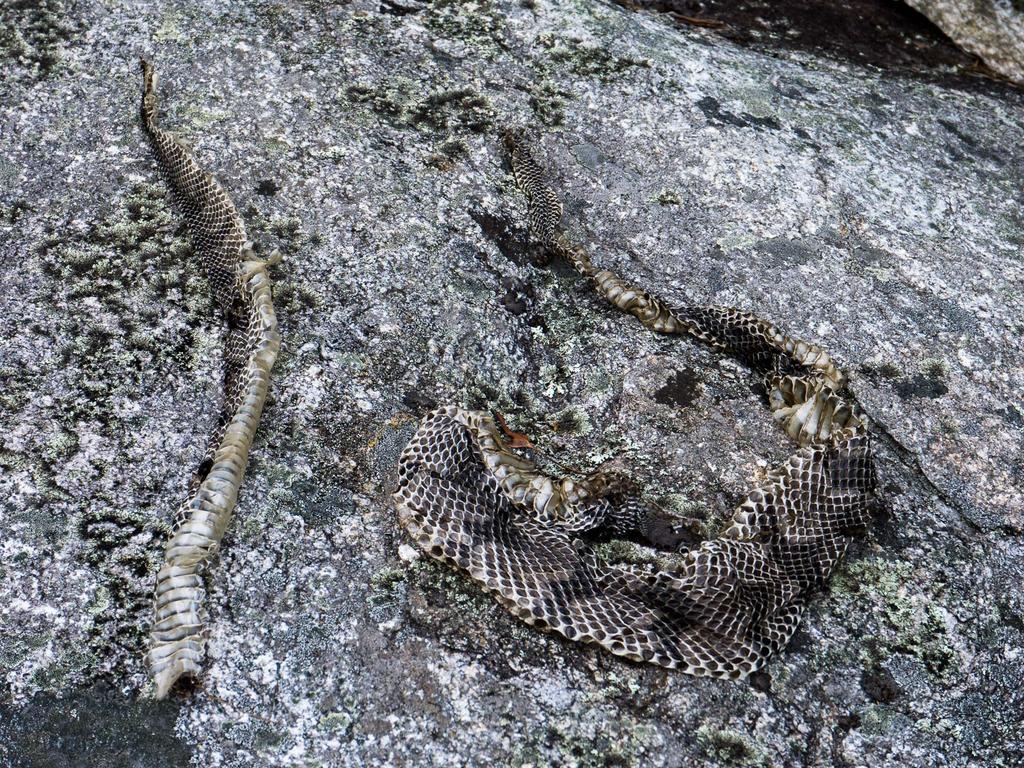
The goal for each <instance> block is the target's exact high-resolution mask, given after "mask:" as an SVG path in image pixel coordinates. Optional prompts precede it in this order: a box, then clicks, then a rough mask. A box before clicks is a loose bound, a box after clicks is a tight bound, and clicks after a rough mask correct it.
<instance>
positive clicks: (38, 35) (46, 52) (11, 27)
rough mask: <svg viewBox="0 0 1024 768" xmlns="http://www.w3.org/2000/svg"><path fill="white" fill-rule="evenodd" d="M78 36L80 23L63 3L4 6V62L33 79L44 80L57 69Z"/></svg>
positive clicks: (0, 53)
mask: <svg viewBox="0 0 1024 768" xmlns="http://www.w3.org/2000/svg"><path fill="white" fill-rule="evenodd" d="M78 33H79V26H78V23H77V22H76V21H75V18H74V15H73V14H71V13H68V8H67V5H66V4H65V3H64V2H63V0H11V1H10V2H4V3H2V4H0V60H7V61H8V62H9V64H8V66H10V67H11V69H14V67H18V68H20V69H21V71H22V72H24V73H26V74H27V75H28V76H29V77H30V78H34V79H43V78H45V77H47V76H48V75H49V74H50V73H51V72H52V71H53V70H54V69H56V68H57V67H58V66H59V65H60V63H61V61H62V59H63V50H64V48H65V46H66V45H67V44H68V41H70V40H71V39H72V38H73V37H74V36H75V35H77V34H78ZM11 65H13V66H11ZM5 68H7V67H5ZM15 71H16V70H15Z"/></svg>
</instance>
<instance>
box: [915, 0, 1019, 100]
mask: <svg viewBox="0 0 1024 768" xmlns="http://www.w3.org/2000/svg"><path fill="white" fill-rule="evenodd" d="M906 2H907V3H908V4H909V5H911V6H913V7H914V8H916V9H917V10H919V11H920V12H921V13H923V14H924V15H925V16H927V17H928V18H929V19H931V20H932V21H933V22H935V24H936V25H937V26H938V27H939V28H940V29H941V30H942V31H943V32H945V33H946V34H947V35H949V36H950V37H951V38H953V39H954V40H955V41H956V42H957V43H958V44H959V45H960V46H962V47H963V48H965V49H966V50H968V51H970V52H971V53H973V54H976V55H977V56H979V57H980V58H981V59H982V61H984V62H985V63H986V64H988V66H990V67H992V69H994V70H995V71H996V72H999V73H1000V74H1002V75H1005V76H1006V77H1008V78H1010V79H1011V80H1015V81H1016V82H1018V83H1020V84H1024V2H1022V1H1021V0H906Z"/></svg>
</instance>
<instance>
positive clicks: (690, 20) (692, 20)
mask: <svg viewBox="0 0 1024 768" xmlns="http://www.w3.org/2000/svg"><path fill="white" fill-rule="evenodd" d="M669 16H671V17H672V20H673V21H676V22H679V23H680V24H690V25H691V26H694V27H706V28H707V29H722V28H723V27H724V26H725V22H724V21H719V20H718V19H702V18H699V17H697V16H684V15H683V14H681V13H677V12H676V11H669Z"/></svg>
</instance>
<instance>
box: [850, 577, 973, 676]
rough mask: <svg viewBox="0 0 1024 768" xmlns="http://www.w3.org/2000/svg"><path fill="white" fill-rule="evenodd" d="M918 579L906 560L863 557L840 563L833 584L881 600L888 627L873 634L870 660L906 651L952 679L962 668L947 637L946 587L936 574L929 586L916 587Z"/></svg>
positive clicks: (884, 621)
mask: <svg viewBox="0 0 1024 768" xmlns="http://www.w3.org/2000/svg"><path fill="white" fill-rule="evenodd" d="M919 583H920V582H919V580H918V579H917V578H916V577H915V576H914V569H913V567H912V566H911V565H910V564H908V563H902V562H880V561H877V560H869V559H865V560H857V561H854V562H851V563H850V564H849V565H848V566H847V567H846V568H845V569H842V570H841V571H840V572H839V573H838V574H837V575H836V577H835V579H834V586H833V589H834V590H835V591H837V592H838V593H843V592H848V593H852V594H853V595H856V596H857V599H858V600H859V601H860V600H870V601H871V602H872V603H875V604H879V603H880V604H881V615H882V618H883V623H884V626H883V629H884V631H883V632H881V633H879V634H878V636H876V637H875V638H874V640H875V642H874V643H873V644H872V648H873V649H874V650H871V653H870V655H871V657H872V658H871V659H869V661H870V662H871V663H872V664H876V663H877V662H880V661H884V660H885V659H886V658H888V657H889V656H891V655H892V654H893V653H896V652H899V653H906V654H909V655H911V656H915V657H917V658H918V659H920V660H921V661H922V662H923V663H924V665H925V668H926V669H927V670H928V671H929V672H930V673H931V674H932V675H934V676H935V677H936V678H938V679H942V680H949V679H952V677H953V676H954V675H955V674H956V672H957V670H958V669H959V668H960V654H959V652H958V651H957V650H956V648H954V647H953V644H952V641H951V638H950V637H949V629H948V622H949V614H948V613H947V612H946V611H945V609H944V608H943V601H942V599H941V597H942V595H943V593H944V591H945V588H944V586H943V585H942V584H941V583H939V582H936V581H935V580H934V579H933V580H931V581H930V582H928V583H927V592H926V591H924V590H923V589H920V588H915V585H916V584H919Z"/></svg>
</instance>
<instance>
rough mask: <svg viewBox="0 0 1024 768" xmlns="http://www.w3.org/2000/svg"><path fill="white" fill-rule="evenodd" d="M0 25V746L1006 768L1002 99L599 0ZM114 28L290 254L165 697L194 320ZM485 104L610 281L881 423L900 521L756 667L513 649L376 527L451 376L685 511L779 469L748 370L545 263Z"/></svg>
mask: <svg viewBox="0 0 1024 768" xmlns="http://www.w3.org/2000/svg"><path fill="white" fill-rule="evenodd" d="M2 13H3V18H4V33H3V38H2V39H3V43H2V49H0V50H2V54H3V57H4V59H3V62H2V65H3V71H4V73H5V74H4V78H3V80H2V82H0V286H2V289H0V435H2V444H0V498H2V503H0V510H2V511H0V702H2V703H0V765H4V766H7V765H13V766H79V765H102V766H121V765H123V766H134V765H146V766H162V765H173V766H179V765H185V764H188V763H189V762H190V761H191V764H193V765H197V766H198V765H202V766H249V765H254V764H257V765H274V766H319V765H325V766H363V765H370V766H384V765H396V766H423V765H436V766H460V765H465V766H476V765H534V766H540V765H557V766H567V765H568V766H572V765H576V766H641V765H643V766H648V765H653V766H684V765H686V766H690V765H700V766H712V765H757V766H776V765H790V766H799V765H827V766H836V765H838V766H868V765H870V766H897V765H900V766H933V765H936V764H944V765H954V766H1000V765H1002V766H1013V765H1019V764H1020V763H1021V761H1022V760H1024V733H1022V722H1024V716H1022V715H1024V690H1022V687H1021V685H1020V681H1021V679H1022V676H1024V596H1022V593H1021V589H1020V584H1021V581H1022V579H1024V545H1022V543H1021V533H1022V529H1024V492H1022V488H1024V467H1022V463H1021V462H1022V459H1021V457H1022V455H1024V409H1022V405H1021V397H1020V393H1021V391H1022V390H1024V351H1022V345H1021V343H1020V338H1021V336H1022V333H1024V312H1022V306H1024V300H1022V289H1024V285H1022V284H1024V268H1022V266H1021V259H1020V251H1021V246H1022V244H1024V217H1022V213H1021V211H1022V207H1021V203H1022V200H1021V195H1022V192H1021V190H1022V189H1024V183H1022V182H1024V179H1022V168H1024V109H1022V107H1024V97H1022V95H1021V93H1020V92H1019V91H1015V90H1013V89H1011V88H1009V87H1008V86H1003V85H1000V84H997V83H996V84H993V83H990V82H986V81H982V80H976V81H970V80H964V79H963V78H952V77H950V78H946V77H945V76H944V75H943V74H942V73H941V72H939V73H938V74H936V73H934V72H932V73H929V75H928V76H927V77H922V78H918V77H916V76H915V75H914V73H913V72H912V71H901V72H900V73H898V74H887V73H886V72H884V71H881V70H878V69H863V68H860V67H858V66H856V65H854V64H851V63H849V62H844V61H842V60H834V59H828V58H824V57H819V56H816V55H814V54H811V53H807V52H800V51H796V52H786V51H782V52H779V51H776V52H775V53H773V54H772V55H766V54H765V53H763V52H759V51H756V50H751V49H744V48H738V47H734V45H733V44H731V43H730V42H728V41H725V40H723V39H721V38H720V37H717V36H715V35H714V33H713V32H708V31H705V30H702V29H699V28H693V27H686V28H681V29H679V28H674V27H671V26H669V25H667V24H666V23H665V21H664V20H663V19H659V18H657V17H654V16H651V15H647V14H635V13H631V12H627V11H625V10H623V9H621V8H618V7H615V6H611V5H603V4H600V3H593V2H574V3H558V4H555V3H549V2H535V3H534V2H531V3H526V4H517V3H484V2H476V3H461V2H443V1H440V2H432V3H417V2H413V1H412V0H389V1H388V2H383V3H380V4H378V3H376V2H352V3H330V2H308V3H284V2H270V1H269V0H261V1H258V2H253V3H249V4H245V5H242V4H238V3H233V2H226V1H223V2H222V1H219V0H210V1H209V2H203V3H196V4H182V3H177V2H126V1H125V0H104V1H103V2H100V1H99V0H77V1H74V0H49V2H47V3H15V4H8V5H6V6H4V8H3V11H2ZM141 54H145V55H147V56H148V57H150V58H151V59H152V60H153V62H154V64H155V66H156V67H157V69H158V70H159V72H160V74H161V82H162V91H161V93H162V104H163V105H164V113H163V122H164V124H165V125H167V126H168V127H172V128H176V129H177V130H178V131H179V132H180V133H181V135H183V136H184V137H185V138H186V139H187V140H188V141H189V142H191V143H192V144H193V145H194V146H195V148H196V151H197V153H198V156H199V157H200V158H201V160H202V161H203V162H205V163H206V164H207V165H208V167H209V168H211V170H213V171H214V172H215V173H216V174H217V175H218V177H219V178H220V179H221V180H222V181H223V182H224V184H225V186H226V187H227V188H228V189H229V191H230V192H231V193H232V195H233V196H234V199H235V201H236V203H237V205H238V208H239V210H240V211H241V212H242V215H243V216H244V217H245V218H246V221H247V223H248V226H249V232H250V234H251V235H253V236H254V237H255V238H256V239H257V241H258V245H259V247H260V248H261V249H262V250H263V251H264V252H266V251H269V249H271V248H272V247H280V248H281V250H282V251H283V253H284V255H285V261H284V264H283V265H281V266H280V267H277V268H275V270H274V277H275V280H276V289H275V290H276V304H277V310H278V315H279V318H280V323H281V331H282V334H283V337H284V346H283V350H282V354H281V356H280V358H279V359H278V364H277V367H276V368H275V377H274V383H273V386H272V392H271V400H270V401H269V402H268V405H267V408H266V410H265V412H264V421H263V425H262V427H261V429H260V431H259V433H258V436H257V441H256V445H255V447H254V451H253V457H252V463H251V465H250V469H249V473H248V476H247V478H246V482H245V484H244V486H243V489H242V495H241V498H240V500H239V506H238V511H237V513H236V517H235V520H234V522H233V525H232V527H231V529H230V531H229V533H228V535H227V537H226V540H225V545H224V549H223V552H222V554H221V556H220V559H219V563H218V564H217V566H216V568H215V570H214V571H213V572H212V575H211V578H210V581H209V593H210V596H209V604H210V607H211V616H210V643H209V654H210V657H209V659H208V662H207V666H206V675H205V677H204V678H203V680H202V681H201V683H200V685H199V686H198V687H196V688H195V689H194V690H191V691H188V692H182V693H179V694H178V695H176V696H174V697H172V699H171V700H170V701H168V702H163V703H160V704H156V703H154V702H151V701H147V700H145V699H140V698H139V695H140V693H144V691H145V684H146V675H145V669H144V667H143V662H142V658H143V652H144V647H145V637H146V622H147V621H148V619H149V611H150V605H149V599H150V593H151V590H152V583H153V577H154V574H155V571H156V567H157V564H158V562H159V559H160V554H161V546H162V542H163V539H164V537H165V535H166V531H167V524H168V521H169V518H170V516H171V514H172V512H173V510H174V509H175V507H176V506H177V505H178V503H179V502H180V500H181V499H182V497H183V495H184V493H185V492H186V489H187V486H188V481H189V478H190V475H191V473H192V471H193V470H194V469H195V467H196V465H197V462H198V461H199V459H200V457H201V453H202V446H203V444H204V440H203V438H204V436H205V435H206V434H207V432H208V430H209V428H210V424H211V422H212V420H213V419H214V418H215V416H216V412H217V404H218V400H217V393H218V389H219V387H218V383H217V372H218V359H219V354H220V353H219V349H218V344H219V341H218V339H219V329H220V323H219V321H218V320H217V318H216V317H215V315H214V313H213V302H212V300H211V298H210V295H209V292H208V290H207V288H206V286H205V284H204V281H203V278H202V275H201V273H200V271H199V269H198V268H197V265H195V264H194V263H193V262H192V261H191V260H190V256H191V253H190V249H189V246H188V243H187V240H186V238H185V236H184V231H183V229H182V226H181V223H180V219H179V218H178V217H177V216H176V215H175V214H174V212H173V211H172V210H171V209H170V207H169V205H168V203H167V200H166V197H165V194H164V187H163V185H162V184H161V183H160V181H159V179H158V177H157V174H156V168H155V166H154V163H153V162H152V160H151V159H150V156H149V153H148V150H147V148H146V147H145V144H144V141H143V136H142V133H141V130H140V128H139V126H138V124H137V118H136V112H137V99H138V92H139V78H138V65H137V58H138V56H139V55H141ZM505 122H521V123H529V124H534V125H538V126H540V127H541V128H542V129H543V138H542V140H541V141H540V153H541V156H542V157H544V158H545V159H546V162H547V163H548V164H549V166H550V168H551V172H552V175H553V178H554V179H556V180H557V184H558V185H559V186H560V187H561V188H562V189H563V190H564V193H565V198H566V222H567V224H568V226H569V227H570V229H571V230H572V232H573V233H574V236H576V237H578V239H579V240H581V241H583V242H586V243H587V244H588V245H589V246H590V248H591V249H592V251H593V252H594V254H595V260H596V261H598V262H599V263H603V264H607V265H609V266H611V267H613V268H615V269H617V270H619V271H620V272H622V273H623V274H625V275H628V276H629V277H631V278H633V279H635V280H636V281H637V282H639V283H641V284H643V285H645V286H648V287H649V288H651V289H652V290H654V291H655V292H657V293H659V294H661V295H663V296H666V297H670V298H674V299H677V300H679V301H680V302H686V303H697V302H715V303H725V304H733V305H736V306H740V307H744V308H748V309H752V310H754V311H756V312H758V313H759V314H761V315H762V316H764V317H766V318H768V319H770V320H772V321H774V322H776V323H777V324H779V325H781V326H782V327H784V328H786V329H787V330H789V331H792V332H794V333H797V334H799V335H802V336H804V337H805V338H808V339H810V340H813V341H816V342H819V343H821V344H823V345H824V346H825V347H826V348H827V349H829V351H830V352H832V353H833V354H834V355H835V356H836V357H837V358H838V359H839V361H840V362H841V363H842V364H843V365H844V366H845V368H846V370H847V371H848V372H849V373H850V376H851V378H852V382H853V388H854V389H855V390H856V392H857V394H858V396H859V398H860V400H861V402H862V403H863V405H864V408H865V410H866V411H867V413H868V414H869V415H870V417H871V418H872V419H873V420H874V423H875V434H876V443H877V446H878V457H877V460H878V469H879V472H880V476H881V495H882V498H883V501H884V502H885V504H886V506H887V510H888V511H887V513H886V514H883V515H880V519H879V520H878V522H877V524H876V525H875V526H874V527H873V529H872V531H871V533H870V534H869V535H868V536H867V537H866V538H865V539H864V540H863V542H861V543H860V544H859V546H858V547H856V549H855V551H853V552H852V553H851V556H850V557H849V559H848V561H847V563H846V564H845V565H844V566H843V567H841V569H840V571H839V573H838V576H837V578H836V579H835V580H834V583H833V585H832V588H831V589H830V590H829V591H828V592H827V593H826V594H824V595H823V596H822V597H821V598H820V599H818V600H816V601H815V603H814V605H813V606H812V609H811V610H810V611H809V613H808V615H807V616H806V618H805V620H804V623H803V625H802V627H801V629H800V630H799V631H798V633H797V635H796V637H795V639H794V641H793V642H792V644H791V645H790V647H789V649H788V650H787V652H786V653H785V654H784V655H782V656H781V657H779V658H778V659H776V660H775V661H773V662H772V663H771V664H770V665H769V667H768V670H767V674H765V675H760V676H758V677H756V678H755V679H754V680H753V681H747V682H743V683H723V682H719V681H714V680H702V679H693V678H689V677H685V676H682V675H679V674H673V673H670V672H667V671H665V670H662V669H657V668H652V667H644V666H637V665H635V664H632V663H628V662H623V661H621V660H619V659H616V658H613V657H610V656H607V655H604V654H602V653H600V652H599V651H597V650H595V649H592V648H587V647H580V646H576V645H572V644H569V643H566V642H563V641H562V640H560V639H558V638H556V637H552V636H548V635H544V634H542V633H540V632H537V631H535V630H532V629H530V628H528V627H526V626H524V625H522V624H520V623H517V622H516V621H515V620H514V619H512V618H511V617H510V616H509V615H507V614H506V613H505V612H504V611H503V610H502V609H501V608H499V607H498V606H497V605H496V604H495V603H493V602H492V601H491V599H490V598H488V597H486V596H485V595H483V594H481V593H480V592H479V590H477V589H476V588H475V587H474V586H472V585H471V584H470V583H468V582H467V581H466V580H465V579H463V578H462V577H460V576H459V575H457V574H455V573H452V572H449V571H447V570H445V569H444V568H442V567H440V566H437V565H435V564H433V563H431V562H426V561H425V560H424V559H422V558H421V559H415V560H413V558H412V554H411V553H412V550H411V549H409V548H407V547H404V548H403V546H402V545H403V544H404V542H405V540H404V538H403V536H402V533H401V532H400V531H399V530H398V528H397V525H396V521H395V515H394V513H393V510H392V509H391V506H390V501H389V490H390V484H391V482H392V472H393V469H394V466H395V461H396V457H397V455H398V452H399V451H400V450H401V448H402V446H403V445H404V443H405V442H406V440H407V439H408V437H409V435H410V434H411V433H412V431H413V429H414V427H415V424H416V422H417V420H418V418H419V417H420V416H421V415H422V414H423V413H424V412H425V411H426V410H428V409H429V408H430V407H431V406H432V405H433V404H435V403H442V402H454V403H459V404H462V405H464V406H467V407H474V408H492V409H496V410H499V411H501V412H502V413H503V414H505V416H506V418H507V419H508V420H509V422H510V424H511V425H512V426H513V427H514V428H515V429H518V430H520V431H522V432H526V433H527V434H529V435H530V437H531V438H532V439H533V440H534V442H535V443H536V444H537V445H538V447H539V449H540V450H541V451H542V453H543V456H545V457H554V458H557V459H558V460H559V461H560V462H561V463H562V464H563V465H566V466H569V467H572V468H574V469H576V470H578V471H581V472H585V471H588V470H591V469H593V468H595V467H597V466H599V465H600V464H601V463H602V462H605V461H608V460H612V459H617V460H619V461H620V462H622V463H624V464H625V465H626V466H628V467H630V468H631V470H632V472H633V475H634V477H635V479H636V481H637V482H638V483H639V484H640V486H641V487H642V488H644V489H645V490H646V492H647V494H648V495H649V496H650V497H651V498H652V499H655V500H657V501H659V502H660V503H661V504H662V505H663V506H665V507H666V508H669V509H674V510H676V511H678V512H679V513H680V514H682V515H685V516H687V517H689V518H691V519H692V521H693V526H694V528H695V529H697V530H700V531H703V532H707V533H713V532H714V531H715V530H717V529H718V528H719V527H720V526H721V524H722V521H723V520H724V519H725V518H726V516H727V515H728V514H729V513H730V511H731V509H732V507H733V506H734V505H735V504H736V502H737V500H738V499H739V498H740V497H741V495H742V494H743V493H744V491H745V489H746V488H747V487H748V484H749V482H750V480H751V479H752V478H754V477H756V476H757V474H758V473H759V472H761V471H762V465H763V463H764V462H768V463H769V464H770V463H774V462H777V461H779V460H781V459H782V458H783V457H785V456H786V455H787V453H788V452H789V451H790V450H792V446H791V445H790V444H788V443H787V441H786V440H785V439H784V437H783V436H782V435H781V434H780V430H779V429H778V428H777V427H776V426H775V425H774V424H772V423H771V422H770V419H769V417H768V415H767V413H766V411H765V409H764V407H763V406H762V404H761V403H760V401H759V398H758V394H757V393H756V392H755V391H754V390H755V387H754V382H753V381H752V380H751V378H750V376H749V375H748V374H747V373H746V372H745V371H744V370H743V369H741V368H739V367H737V366H736V365H734V364H732V363H730V362H729V361H728V360H725V359H723V358H721V357H720V356H718V355H716V354H714V353H712V352H710V351H708V350H706V349H703V348H700V347H698V346H695V345H692V344H688V343H686V342H684V341H681V340H678V339H668V338H657V337H655V336H654V335H653V334H651V333H649V332H647V331H645V330H643V329H642V328H640V327H639V326H638V325H637V324H636V323H633V322H630V319H629V318H627V317H624V316H622V315H620V314H617V313H614V312H613V311H611V310H610V309H609V308H608V307H607V306H606V304H605V303H604V302H603V301H601V300H600V299H598V298H597V297H595V296H594V295H593V294H592V292H591V291H590V290H589V289H587V288H586V287H585V286H583V285H581V284H580V282H579V281H578V279H576V277H575V276H574V275H573V274H571V273H570V272H569V271H568V270H566V269H564V268H559V267H555V268H552V269H547V270H542V269H538V268H536V267H534V266H533V265H532V264H531V262H530V260H529V257H528V254H527V251H526V248H525V242H524V239H525V236H524V232H523V227H522V224H521V221H522V204H521V201H519V200H518V199H517V198H516V196H515V195H514V194H513V192H512V184H511V181H510V179H509V176H508V174H507V169H506V168H505V166H504V163H503V159H502V153H501V149H500V144H499V141H498V139H497V136H496V132H497V128H498V127H499V125H501V124H503V123H505ZM609 555H612V556H619V557H627V558H646V557H649V556H650V553H648V552H645V551H643V550H641V549H639V548H636V547H633V546H624V545H610V546H609Z"/></svg>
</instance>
